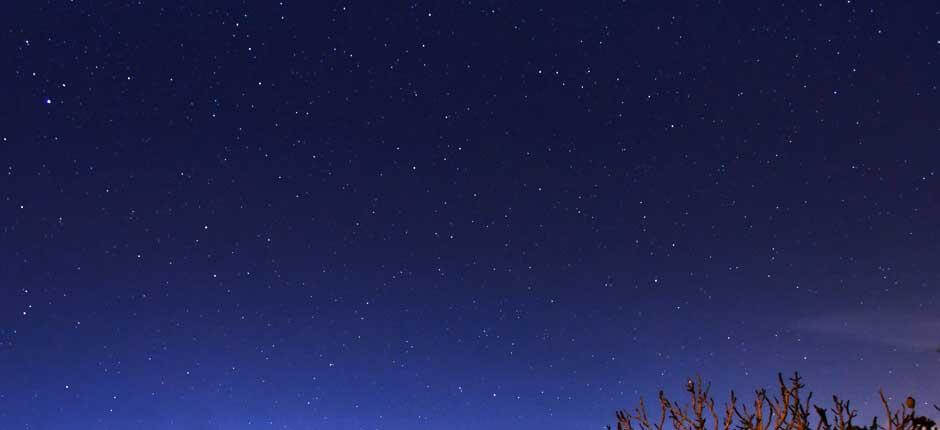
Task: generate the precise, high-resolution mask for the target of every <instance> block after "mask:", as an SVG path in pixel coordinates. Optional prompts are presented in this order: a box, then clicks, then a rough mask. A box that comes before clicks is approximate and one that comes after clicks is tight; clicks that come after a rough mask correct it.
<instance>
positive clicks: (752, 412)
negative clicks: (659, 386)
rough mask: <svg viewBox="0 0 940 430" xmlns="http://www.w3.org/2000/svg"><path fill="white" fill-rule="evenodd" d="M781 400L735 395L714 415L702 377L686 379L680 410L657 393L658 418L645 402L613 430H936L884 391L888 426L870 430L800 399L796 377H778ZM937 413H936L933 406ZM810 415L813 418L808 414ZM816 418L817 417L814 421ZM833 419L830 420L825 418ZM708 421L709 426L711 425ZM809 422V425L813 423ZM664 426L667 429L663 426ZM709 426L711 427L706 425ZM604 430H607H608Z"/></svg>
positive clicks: (837, 409)
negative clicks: (684, 401)
mask: <svg viewBox="0 0 940 430" xmlns="http://www.w3.org/2000/svg"><path fill="white" fill-rule="evenodd" d="M777 381H778V384H779V394H777V395H773V396H769V395H768V394H767V390H765V389H760V390H757V391H756V392H755V395H754V400H753V401H752V402H751V406H750V407H748V405H747V404H744V403H739V402H738V398H737V396H736V395H735V393H734V391H732V392H731V397H730V399H729V401H728V402H727V403H726V404H725V405H724V408H723V409H722V410H720V411H718V410H716V409H715V399H714V398H713V397H712V396H711V395H710V394H709V385H707V384H703V383H702V378H701V377H696V378H694V379H690V380H689V381H688V383H687V384H686V387H685V391H686V392H687V393H688V394H689V403H688V404H685V405H682V404H679V402H675V401H671V400H669V399H668V398H666V395H665V394H664V393H663V392H662V391H660V392H659V414H658V417H656V419H655V420H652V421H651V419H650V416H649V415H648V413H647V410H646V405H645V404H644V403H643V399H640V404H639V406H638V407H637V408H636V409H634V410H633V412H626V411H623V410H620V411H617V412H616V414H615V416H616V417H617V430H670V429H667V427H666V426H667V425H670V426H672V429H671V430H732V427H733V428H734V430H940V429H938V428H937V424H936V423H935V422H934V421H933V420H931V419H930V418H927V417H926V416H918V415H917V414H916V409H915V408H916V406H917V404H916V402H915V401H914V399H913V398H911V397H908V398H907V399H905V401H904V402H903V403H902V404H901V405H900V407H899V408H897V409H892V408H891V405H890V404H889V402H888V399H887V398H886V397H885V394H884V391H879V394H880V395H881V403H882V404H883V405H884V408H885V413H886V423H887V426H881V425H879V423H878V417H875V418H874V419H873V420H872V422H871V425H870V426H869V427H865V426H857V425H855V423H854V420H855V417H856V414H857V411H855V410H853V409H852V408H851V405H850V403H849V401H848V400H842V399H840V398H839V397H837V396H832V402H833V405H832V407H831V408H830V409H826V408H822V407H819V406H817V405H815V404H812V403H811V402H810V401H811V399H812V397H813V393H812V392H810V393H808V394H807V395H806V397H805V399H804V398H803V397H801V396H802V395H803V391H802V390H803V388H804V387H805V386H804V385H803V381H802V379H801V378H800V375H799V374H798V373H794V375H793V377H791V378H789V381H785V380H784V378H783V374H778V375H777ZM934 408H935V409H937V410H938V411H940V407H938V406H936V405H935V406H934ZM811 409H812V412H811ZM813 412H815V416H814V415H813ZM830 412H831V413H832V415H831V416H830V415H829V413H830ZM709 421H710V423H709ZM811 421H812V422H811ZM667 423H668V424H667ZM709 424H710V425H709ZM607 428H608V430H609V429H611V427H610V426H607Z"/></svg>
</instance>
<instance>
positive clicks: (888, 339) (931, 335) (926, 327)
mask: <svg viewBox="0 0 940 430" xmlns="http://www.w3.org/2000/svg"><path fill="white" fill-rule="evenodd" d="M793 328H794V329H796V330H799V331H803V332H807V333H813V334H818V335H824V336H833V337H838V338H842V339H846V340H854V341H858V342H864V343H873V344H880V345H887V346H892V347H897V348H903V349H914V350H931V351H935V350H937V349H938V347H940V316H936V315H931V314H916V313H902V312H875V311H872V312H865V313H861V312H858V313H841V314H840V313H835V314H828V315H822V316H814V317H807V318H802V319H800V320H797V321H796V323H795V324H794V325H793Z"/></svg>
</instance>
